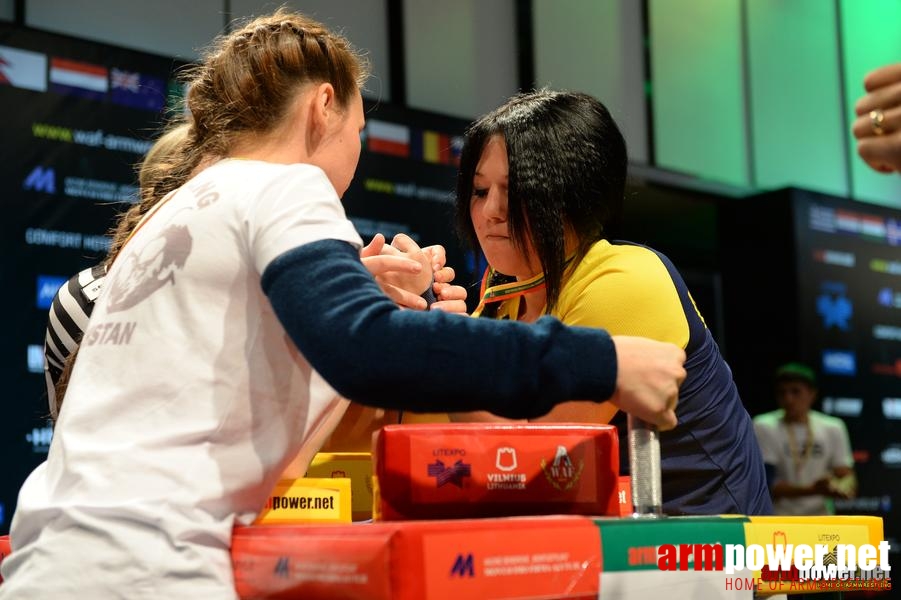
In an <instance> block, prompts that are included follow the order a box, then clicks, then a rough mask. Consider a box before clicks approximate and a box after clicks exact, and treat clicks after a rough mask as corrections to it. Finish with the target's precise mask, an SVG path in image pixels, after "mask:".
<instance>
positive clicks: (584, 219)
mask: <svg viewBox="0 0 901 600" xmlns="http://www.w3.org/2000/svg"><path fill="white" fill-rule="evenodd" d="M626 170H627V154H626V144H625V140H624V139H623V136H622V134H621V133H620V131H619V128H618V127H617V125H616V123H615V122H614V120H613V118H612V117H611V116H610V113H609V112H608V111H607V109H606V108H605V107H604V105H603V104H602V103H601V102H599V101H598V100H597V99H595V98H593V97H591V96H589V95H587V94H582V93H577V92H564V91H552V90H540V91H536V92H531V93H526V94H520V95H518V96H514V97H513V98H511V99H510V100H508V101H507V102H506V103H505V104H503V105H502V106H501V107H499V108H497V109H495V110H494V111H492V112H491V113H489V114H487V115H485V116H483V117H482V118H480V119H479V120H477V121H476V122H475V123H474V124H473V125H472V126H471V127H470V128H469V130H468V131H467V132H466V135H465V138H464V145H463V151H462V154H461V159H460V171H459V176H458V179H457V197H456V209H457V210H456V214H457V225H458V228H459V229H460V231H461V232H462V233H463V236H464V237H465V238H466V239H467V240H468V241H469V242H470V244H471V245H472V247H473V248H474V249H475V250H476V251H481V252H483V253H484V254H485V257H486V259H487V261H488V265H489V268H488V270H487V272H486V274H485V277H484V279H483V282H482V292H481V301H480V304H479V306H478V307H477V308H476V310H475V316H478V317H481V318H482V319H486V318H490V319H501V320H507V321H516V322H524V323H533V322H536V321H539V319H540V318H541V317H542V316H544V315H553V316H555V317H557V318H559V319H560V320H561V321H563V322H564V323H566V324H568V325H579V326H584V327H596V328H600V329H605V330H607V331H611V332H616V333H618V334H623V335H639V336H646V337H650V338H653V339H656V340H660V341H666V342H670V343H673V344H676V345H678V346H679V347H680V348H683V349H684V350H685V352H686V354H687V356H688V358H687V360H686V370H687V371H688V377H687V379H686V380H685V383H684V384H683V386H682V388H681V389H680V391H679V405H678V407H677V409H676V411H677V415H678V420H679V424H678V425H677V426H676V428H675V429H673V430H672V431H669V432H666V433H663V434H662V435H661V436H660V445H661V461H662V469H663V503H664V506H663V508H664V511H665V512H667V513H669V514H722V513H741V514H749V515H753V514H767V513H769V512H771V511H772V506H771V503H770V497H769V493H768V491H767V487H766V477H765V473H764V468H763V459H762V458H761V454H760V449H759V448H758V446H757V440H756V439H755V437H754V432H753V428H752V424H751V418H750V416H749V415H748V413H747V411H746V410H745V408H744V406H743V405H742V402H741V399H740V398H739V395H738V391H737V390H736V387H735V383H734V382H733V380H732V372H731V371H730V369H729V367H728V365H727V364H726V362H725V360H724V359H723V357H722V356H721V355H720V352H719V348H718V347H717V345H716V343H715V342H714V339H713V336H712V335H711V333H710V331H709V330H708V329H707V327H706V325H705V323H704V320H703V318H702V317H701V314H700V313H699V312H698V309H697V307H696V306H695V303H694V300H692V298H691V295H690V294H689V291H688V288H687V287H686V285H685V282H684V281H683V279H682V277H681V275H680V274H679V272H678V271H677V270H676V267H675V266H674V265H673V264H672V262H670V260H669V259H668V258H667V257H666V256H664V255H663V254H661V253H660V252H657V251H655V250H653V249H651V248H648V247H645V246H641V245H638V244H633V243H629V242H621V241H613V240H610V239H609V238H608V230H609V228H610V225H611V223H613V222H615V220H616V219H617V217H618V215H619V214H620V212H621V210H622V204H623V200H624V194H625V189H624V188H625V181H626ZM616 411H617V407H616V406H613V405H612V404H610V403H604V404H596V403H590V402H569V403H564V404H561V405H559V406H557V407H555V408H554V409H552V410H551V411H550V412H549V413H548V414H547V415H542V416H538V417H535V418H533V419H531V420H532V421H537V422H548V421H551V422H561V421H577V422H586V423H607V422H608V421H610V419H611V418H612V417H613V415H614V414H615V413H616ZM454 419H456V420H464V421H466V420H490V421H496V420H499V418H498V417H497V416H495V415H489V414H485V413H482V414H467V415H454Z"/></svg>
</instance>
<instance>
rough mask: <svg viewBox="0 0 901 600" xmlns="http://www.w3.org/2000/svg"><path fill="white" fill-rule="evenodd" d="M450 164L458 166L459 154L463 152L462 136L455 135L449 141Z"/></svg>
mask: <svg viewBox="0 0 901 600" xmlns="http://www.w3.org/2000/svg"><path fill="white" fill-rule="evenodd" d="M450 153H451V164H452V165H455V166H457V167H459V166H460V154H462V153H463V136H462V135H455V136H454V137H452V138H451V142H450Z"/></svg>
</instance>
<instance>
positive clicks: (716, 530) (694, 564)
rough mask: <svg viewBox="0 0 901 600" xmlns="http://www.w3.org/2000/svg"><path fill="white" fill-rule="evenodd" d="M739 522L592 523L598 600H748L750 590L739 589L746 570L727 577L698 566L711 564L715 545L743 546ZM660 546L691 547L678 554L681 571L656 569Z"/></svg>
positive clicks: (681, 519)
mask: <svg viewBox="0 0 901 600" xmlns="http://www.w3.org/2000/svg"><path fill="white" fill-rule="evenodd" d="M744 521H745V519H744V518H740V517H735V518H730V517H726V518H720V517H667V518H665V519H646V520H643V519H596V520H595V524H596V525H597V527H598V529H599V530H600V532H601V548H602V549H603V552H602V553H601V554H602V555H603V557H604V568H603V571H602V572H601V597H602V598H605V599H606V598H621V599H623V600H626V599H629V598H652V597H655V596H657V595H661V596H665V597H668V598H705V599H706V598H723V599H726V598H729V599H733V600H734V599H737V598H748V599H750V598H752V596H753V587H749V586H746V585H744V583H745V581H744V580H745V579H746V578H750V576H751V573H750V572H749V571H747V570H739V571H736V572H735V573H734V574H732V575H727V574H726V573H724V572H722V571H709V570H706V569H704V568H703V567H707V566H709V565H711V564H713V563H712V559H713V555H712V554H711V552H712V550H713V548H714V544H723V545H724V544H730V543H731V544H742V543H744V540H745V533H744ZM665 544H670V545H675V546H676V547H677V548H678V547H679V546H680V545H682V544H684V545H686V546H690V550H686V551H682V552H681V553H680V555H679V558H680V559H682V560H683V561H684V563H685V570H676V571H666V570H661V569H660V568H659V566H658V560H659V557H660V548H661V547H662V546H663V545H665ZM735 578H739V579H740V580H741V581H736V580H735Z"/></svg>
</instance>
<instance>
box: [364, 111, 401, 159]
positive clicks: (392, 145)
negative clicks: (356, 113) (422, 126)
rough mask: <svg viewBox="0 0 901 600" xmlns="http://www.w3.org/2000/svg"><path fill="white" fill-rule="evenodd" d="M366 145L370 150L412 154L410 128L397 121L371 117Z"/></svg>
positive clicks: (381, 152) (367, 126)
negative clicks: (379, 119) (391, 121)
mask: <svg viewBox="0 0 901 600" xmlns="http://www.w3.org/2000/svg"><path fill="white" fill-rule="evenodd" d="M366 137H367V142H366V147H367V149H368V150H369V151H370V152H378V153H380V154H390V155H392V156H402V157H404V158H406V157H409V156H410V128H409V127H406V126H405V125H398V124H397V123H388V122H387V121H376V120H375V119H370V120H369V122H368V123H367V124H366Z"/></svg>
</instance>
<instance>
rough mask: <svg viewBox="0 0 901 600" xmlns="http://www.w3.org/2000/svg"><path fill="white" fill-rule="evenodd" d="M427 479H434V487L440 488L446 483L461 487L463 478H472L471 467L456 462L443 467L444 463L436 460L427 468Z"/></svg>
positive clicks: (460, 461)
mask: <svg viewBox="0 0 901 600" xmlns="http://www.w3.org/2000/svg"><path fill="white" fill-rule="evenodd" d="M428 467H429V471H428V472H429V477H434V478H435V486H436V487H442V486H444V485H446V484H448V483H450V484H452V485H455V486H457V487H458V488H462V487H463V478H464V477H471V476H472V465H468V464H466V463H464V462H463V461H462V460H458V461H457V462H455V463H454V464H452V465H450V466H445V464H444V461H441V460H436V461H435V462H433V463H432V464H430V465H429V466H428Z"/></svg>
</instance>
